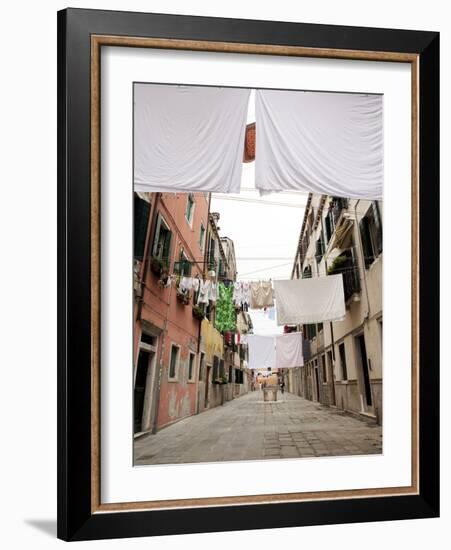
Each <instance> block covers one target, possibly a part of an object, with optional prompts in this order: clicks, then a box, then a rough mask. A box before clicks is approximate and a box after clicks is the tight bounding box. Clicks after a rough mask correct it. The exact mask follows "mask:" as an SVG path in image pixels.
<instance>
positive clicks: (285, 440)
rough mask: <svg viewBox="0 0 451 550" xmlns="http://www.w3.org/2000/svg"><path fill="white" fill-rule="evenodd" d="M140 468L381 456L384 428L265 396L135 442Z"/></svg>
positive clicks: (236, 401) (252, 397) (236, 402)
mask: <svg viewBox="0 0 451 550" xmlns="http://www.w3.org/2000/svg"><path fill="white" fill-rule="evenodd" d="M134 452H135V464H136V465H144V464H176V463H190V462H217V461H224V460H261V459H275V458H299V457H301V458H302V457H312V456H344V455H363V454H378V453H381V452H382V428H381V426H378V425H376V424H375V423H374V422H373V421H371V420H366V419H363V418H362V419H360V418H357V417H355V416H351V415H349V414H346V413H344V412H342V411H340V410H339V409H333V408H329V407H326V406H323V405H320V404H319V403H313V402H311V401H308V400H306V399H303V398H302V397H298V396H295V395H292V394H289V393H287V392H285V394H284V395H280V392H279V401H278V402H275V403H264V402H263V395H262V392H261V391H255V392H250V393H248V394H247V395H244V396H242V397H239V398H238V399H234V400H233V401H229V402H226V403H225V404H224V405H223V406H220V407H216V408H214V409H211V410H207V411H205V412H203V413H201V414H198V415H195V416H191V417H189V418H185V419H184V420H181V421H179V422H177V423H176V424H173V425H172V426H169V427H167V428H164V429H163V430H161V431H160V432H158V433H157V434H147V435H144V436H142V437H140V438H138V439H136V440H135V442H134Z"/></svg>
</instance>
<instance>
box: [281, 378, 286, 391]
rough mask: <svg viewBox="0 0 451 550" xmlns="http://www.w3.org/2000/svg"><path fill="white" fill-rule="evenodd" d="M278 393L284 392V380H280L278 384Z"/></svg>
mask: <svg viewBox="0 0 451 550" xmlns="http://www.w3.org/2000/svg"><path fill="white" fill-rule="evenodd" d="M280 391H281V392H282V393H284V392H285V380H284V379H283V378H282V381H281V382H280Z"/></svg>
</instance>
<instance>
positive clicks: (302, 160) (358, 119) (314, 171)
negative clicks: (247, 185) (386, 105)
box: [255, 90, 383, 200]
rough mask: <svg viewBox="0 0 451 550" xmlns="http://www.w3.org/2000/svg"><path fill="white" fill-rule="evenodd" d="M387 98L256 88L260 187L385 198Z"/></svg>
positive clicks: (271, 190)
mask: <svg viewBox="0 0 451 550" xmlns="http://www.w3.org/2000/svg"><path fill="white" fill-rule="evenodd" d="M382 99H383V98H382V96H381V95H368V94H346V93H326V92H300V91H297V92H296V91H287V90H257V91H256V105H255V111H256V127H257V140H256V141H257V146H256V158H255V185H256V187H257V188H258V189H260V191H261V193H263V194H265V193H270V192H275V191H283V190H287V189H291V190H298V191H305V192H312V193H319V194H325V195H332V196H339V197H352V198H366V199H372V200H381V199H382V190H383V117H382Z"/></svg>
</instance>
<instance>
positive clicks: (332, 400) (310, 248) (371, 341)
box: [285, 194, 383, 423]
mask: <svg viewBox="0 0 451 550" xmlns="http://www.w3.org/2000/svg"><path fill="white" fill-rule="evenodd" d="M382 266H383V263H382V205H381V203H379V202H377V201H366V200H353V199H352V200H351V199H343V198H339V197H330V196H325V195H312V194H310V195H309V198H308V203H307V206H306V210H305V215H304V220H303V223H302V229H301V234H300V238H299V243H298V248H297V252H296V257H295V261H294V265H293V270H292V274H291V277H292V278H307V277H326V276H327V275H332V274H342V276H343V286H344V295H345V302H346V317H345V319H344V320H343V321H340V322H325V323H319V324H314V325H303V326H300V327H298V330H302V332H303V346H304V347H303V349H304V366H303V367H299V368H295V369H290V370H289V371H288V372H287V373H286V375H285V376H286V382H287V389H288V391H290V392H293V393H295V394H297V395H300V396H303V397H305V398H307V399H310V400H312V401H318V402H320V403H322V404H325V405H330V406H333V407H338V408H340V409H343V410H345V411H349V412H352V413H358V414H361V415H365V416H367V417H371V418H373V419H375V420H376V421H377V422H379V423H381V422H382V332H383V331H382V328H383V317H382V313H383V312H382Z"/></svg>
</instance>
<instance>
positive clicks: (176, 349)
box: [134, 193, 244, 433]
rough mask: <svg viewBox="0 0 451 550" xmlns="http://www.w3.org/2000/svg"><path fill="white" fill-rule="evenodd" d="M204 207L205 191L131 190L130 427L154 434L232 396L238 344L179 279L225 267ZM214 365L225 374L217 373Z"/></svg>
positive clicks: (211, 276)
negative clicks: (132, 256)
mask: <svg viewBox="0 0 451 550" xmlns="http://www.w3.org/2000/svg"><path fill="white" fill-rule="evenodd" d="M209 209H210V196H209V194H205V193H195V194H185V193H178V194H174V193H140V194H137V193H135V196H134V322H135V325H134V431H135V433H141V432H149V431H152V432H156V431H158V430H159V429H161V428H164V427H166V426H169V425H171V424H173V423H174V422H177V421H178V420H181V419H182V418H185V417H187V416H190V415H193V414H196V413H198V412H201V411H203V410H205V409H206V408H209V407H212V406H216V405H220V404H222V403H223V402H224V401H225V400H227V399H229V398H233V397H234V396H236V395H237V390H236V388H235V380H237V379H239V376H238V377H237V375H236V374H235V369H236V368H237V366H238V370H239V368H240V363H239V361H238V363H237V360H236V357H235V355H234V354H236V353H238V354H239V353H240V350H239V348H236V349H234V347H233V338H232V342H231V345H230V346H229V345H228V343H225V340H227V338H225V335H224V334H221V333H220V332H219V331H217V330H216V328H215V307H214V303H213V302H209V303H208V304H202V305H201V306H199V304H198V303H197V297H198V294H197V293H196V292H195V291H194V290H191V291H189V292H181V291H180V284H179V283H180V281H181V279H182V278H183V277H188V278H199V280H205V279H208V280H209V281H210V282H211V283H213V284H217V283H218V282H219V281H220V280H221V278H222V277H224V275H225V274H226V273H227V270H228V268H229V266H228V264H227V258H226V255H225V253H224V250H223V248H222V245H221V239H220V236H219V233H218V230H217V225H216V221H217V219H219V215H212V214H210V212H209ZM216 216H217V218H216ZM229 348H230V349H232V350H233V352H232V354H231V352H230V349H229ZM216 358H217V359H216ZM230 367H232V370H230ZM214 369H216V370H218V369H220V371H221V374H222V373H224V376H221V377H219V376H217V377H216V378H215V375H216V371H215V372H213V371H214ZM229 378H230V380H229ZM229 385H230V389H229V388H228V386H229ZM223 386H224V387H223ZM243 388H244V384H241V388H240V390H239V392H238V394H240V393H241V392H242V391H244V390H243Z"/></svg>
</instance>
